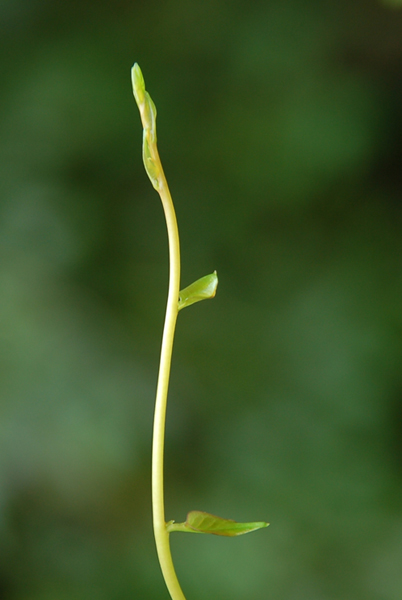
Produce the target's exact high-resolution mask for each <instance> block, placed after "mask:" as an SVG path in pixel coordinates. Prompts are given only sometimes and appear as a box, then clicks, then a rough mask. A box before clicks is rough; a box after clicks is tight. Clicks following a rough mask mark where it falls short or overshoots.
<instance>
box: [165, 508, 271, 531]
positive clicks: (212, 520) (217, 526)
mask: <svg viewBox="0 0 402 600" xmlns="http://www.w3.org/2000/svg"><path fill="white" fill-rule="evenodd" d="M268 525H269V523H265V522H264V521H256V522H252V523H237V521H232V520H231V519H222V518H221V517H216V516H215V515H211V514H210V513H207V512H202V511H200V510H192V511H191V512H189V513H188V515H187V519H186V522H185V523H174V521H170V522H169V523H168V524H167V530H168V532H169V533H170V532H173V531H184V532H188V533H211V534H213V535H222V536H226V537H235V536H238V535H243V534H245V533H250V532H251V531H256V530H257V529H262V528H263V527H268Z"/></svg>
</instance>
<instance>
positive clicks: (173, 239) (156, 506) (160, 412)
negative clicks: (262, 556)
mask: <svg viewBox="0 0 402 600" xmlns="http://www.w3.org/2000/svg"><path fill="white" fill-rule="evenodd" d="M161 169H162V167H161ZM161 179H162V181H161V183H162V185H160V186H159V190H158V191H159V194H160V197H161V200H162V205H163V210H164V213H165V218H166V226H167V230H168V238H169V293H168V301H167V307H166V316H165V325H164V329H163V337H162V349H161V358H160V363H159V376H158V386H157V392H156V403H155V415H154V429H153V443H152V505H153V522H154V535H155V542H156V549H157V552H158V557H159V562H160V565H161V569H162V573H163V577H164V579H165V582H166V585H167V588H168V590H169V593H170V595H171V597H172V600H185V596H184V594H183V592H182V590H181V587H180V584H179V581H178V579H177V575H176V572H175V569H174V566H173V561H172V555H171V552H170V543H169V533H168V532H167V529H166V520H165V508H164V491H163V455H164V440H165V421H166V404H167V394H168V386H169V376H170V365H171V359H172V348H173V338H174V332H175V327H176V320H177V315H178V298H179V291H180V244H179V234H178V229H177V220H176V214H175V210H174V206H173V202H172V198H171V195H170V192H169V187H168V185H167V182H166V178H165V175H164V174H163V171H162V178H161Z"/></svg>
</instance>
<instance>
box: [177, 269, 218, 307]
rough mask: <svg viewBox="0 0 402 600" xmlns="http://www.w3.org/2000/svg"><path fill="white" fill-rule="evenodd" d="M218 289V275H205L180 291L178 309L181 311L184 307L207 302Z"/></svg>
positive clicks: (214, 273)
mask: <svg viewBox="0 0 402 600" xmlns="http://www.w3.org/2000/svg"><path fill="white" fill-rule="evenodd" d="M217 287H218V275H217V274H216V271H214V272H213V273H211V274H210V275H205V276H204V277H201V279H197V281H194V283H192V284H191V285H189V286H187V287H186V288H184V289H182V290H180V294H179V305H178V308H179V310H181V309H182V308H185V307H186V306H190V305H191V304H195V303H196V302H200V301H201V300H208V299H209V298H213V297H214V296H215V294H216V288H217Z"/></svg>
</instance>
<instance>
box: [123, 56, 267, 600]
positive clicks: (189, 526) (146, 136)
mask: <svg viewBox="0 0 402 600" xmlns="http://www.w3.org/2000/svg"><path fill="white" fill-rule="evenodd" d="M131 77H132V84H133V92H134V98H135V101H136V102H137V105H138V108H139V111H140V115H141V121H142V126H143V128H144V133H143V149H142V156H143V160H144V166H145V170H146V172H147V174H148V177H149V179H150V180H151V183H152V185H153V186H154V188H155V189H156V190H157V192H158V193H159V195H160V198H161V201H162V206H163V210H164V213H165V219H166V226H167V231H168V240H169V291H168V299H167V307H166V316H165V324H164V329H163V337H162V348H161V356H160V363H159V376H158V385H157V390H156V402H155V414H154V428H153V444H152V510H153V526H154V535H155V542H156V549H157V553H158V558H159V563H160V566H161V569H162V574H163V577H164V579H165V582H166V586H167V588H168V590H169V593H170V596H171V598H172V600H186V599H185V596H184V594H183V592H182V589H181V587H180V584H179V581H178V579H177V575H176V572H175V569H174V566H173V560H172V555H171V552H170V543H169V535H170V533H171V532H173V531H184V532H187V533H209V534H213V535H221V536H230V537H234V536H238V535H242V534H244V533H248V532H250V531H255V530H256V529H261V528H262V527H267V526H268V523H265V522H256V523H237V522H236V521H232V520H230V519H222V518H220V517H216V516H214V515H211V514H209V513H206V512H201V511H196V510H193V511H191V512H189V513H188V515H187V519H186V521H185V522H184V523H175V521H169V522H166V520H165V508H164V491H163V454H164V439H165V420H166V404H167V395H168V387H169V376H170V366H171V359H172V348H173V339H174V332H175V327H176V320H177V315H178V314H179V311H180V310H181V309H183V308H185V307H186V306H190V305H191V304H194V303H195V302H199V301H201V300H206V299H208V298H213V297H214V296H215V293H216V288H217V285H218V276H217V274H216V271H214V272H213V273H211V274H210V275H206V276H204V277H201V279H198V280H197V281H195V282H194V283H192V284H191V285H189V286H188V287H186V288H184V289H183V290H181V291H180V243H179V232H178V228H177V220H176V213H175V210H174V206H173V201H172V197H171V195H170V191H169V187H168V184H167V181H166V177H165V174H164V172H163V168H162V164H161V160H160V158H159V152H158V148H157V139H156V107H155V104H154V103H153V101H152V99H151V96H150V95H149V94H148V92H147V91H146V89H145V82H144V78H143V76H142V72H141V69H140V67H139V66H138V64H137V63H135V64H134V66H133V68H132V70H131Z"/></svg>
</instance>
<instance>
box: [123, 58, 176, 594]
mask: <svg viewBox="0 0 402 600" xmlns="http://www.w3.org/2000/svg"><path fill="white" fill-rule="evenodd" d="M131 74H132V83H133V92H134V97H135V100H136V102H137V105H138V108H139V110H140V115H141V121H142V125H143V127H144V136H143V159H144V166H145V170H146V172H147V174H148V176H149V178H150V180H151V183H152V185H153V186H154V188H155V189H156V190H157V192H158V193H159V195H160V197H161V200H162V206H163V211H164V213H165V219H166V227H167V232H168V240H169V292H168V300H167V306H166V316H165V325H164V328H163V336H162V348H161V358H160V363H159V375H158V385H157V390H156V402H155V414H154V430H153V442H152V510H153V524H154V535H155V542H156V549H157V552H158V558H159V563H160V566H161V569H162V574H163V577H164V579H165V582H166V585H167V588H168V590H169V593H170V595H171V597H172V600H186V599H185V597H184V594H183V592H182V590H181V587H180V584H179V581H178V579H177V575H176V572H175V569H174V566H173V560H172V555H171V552H170V544H169V532H168V530H167V527H166V521H165V507H164V492H163V455H164V443H165V422H166V404H167V395H168V388H169V377H170V365H171V360H172V349H173V339H174V332H175V328H176V321H177V315H178V312H179V294H180V243H179V231H178V228H177V220H176V213H175V210H174V206H173V201H172V196H171V195H170V191H169V186H168V184H167V181H166V177H165V173H164V171H163V167H162V163H161V160H160V157H159V152H158V148H157V142H156V108H155V105H154V103H153V101H152V99H151V97H150V95H149V94H148V92H147V91H146V90H145V82H144V78H143V76H142V73H141V69H140V68H139V66H138V65H137V64H135V65H134V66H133V68H132V71H131Z"/></svg>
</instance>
